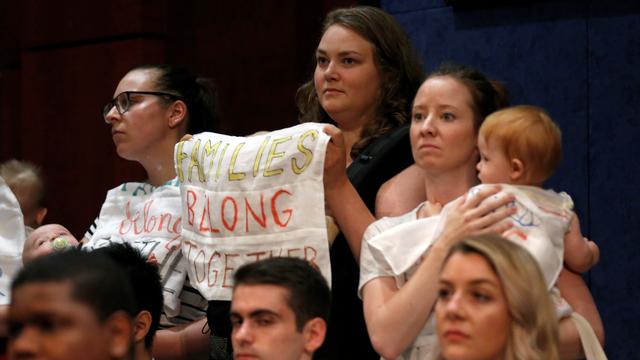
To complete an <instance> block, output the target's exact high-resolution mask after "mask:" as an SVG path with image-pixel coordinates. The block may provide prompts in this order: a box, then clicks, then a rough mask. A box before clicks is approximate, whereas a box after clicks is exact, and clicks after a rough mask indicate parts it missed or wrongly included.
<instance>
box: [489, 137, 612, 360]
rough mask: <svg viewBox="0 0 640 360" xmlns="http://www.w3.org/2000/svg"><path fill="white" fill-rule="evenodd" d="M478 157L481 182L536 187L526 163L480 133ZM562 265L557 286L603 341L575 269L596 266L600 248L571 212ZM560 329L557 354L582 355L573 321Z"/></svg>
mask: <svg viewBox="0 0 640 360" xmlns="http://www.w3.org/2000/svg"><path fill="white" fill-rule="evenodd" d="M478 149H479V151H480V154H481V157H480V162H478V165H477V170H478V177H479V178H480V180H481V181H482V182H483V183H497V182H499V183H509V184H514V185H529V186H538V187H540V186H541V184H535V183H531V182H530V181H527V176H526V174H527V170H528V169H527V168H526V166H527V164H526V162H524V161H522V160H521V159H518V158H513V159H509V158H508V157H507V156H506V153H505V151H504V150H502V149H501V148H499V146H498V144H497V143H495V142H494V141H491V140H489V139H485V138H483V137H482V136H481V137H479V139H478ZM564 246H565V248H564V262H565V268H563V269H562V271H561V272H560V276H559V278H558V281H557V282H556V286H557V287H558V289H559V290H560V293H561V295H562V297H563V298H564V299H565V300H566V301H567V302H568V303H569V304H570V305H571V307H572V308H573V310H574V311H576V312H577V313H578V314H580V315H582V316H583V317H584V318H585V319H586V320H587V321H588V322H589V324H590V325H591V327H592V328H593V330H594V332H595V334H596V336H597V337H598V340H599V341H600V343H601V344H604V328H603V325H602V320H601V319H600V314H599V313H598V310H597V308H596V306H595V303H594V301H593V298H592V296H591V293H590V292H589V289H588V288H587V286H586V284H585V282H584V280H583V279H582V277H581V276H580V275H579V274H576V273H575V272H584V271H587V270H589V268H591V267H592V266H593V265H595V264H596V263H597V262H598V260H599V258H600V250H599V248H598V246H597V245H596V244H595V243H594V242H593V241H589V240H588V239H586V238H584V237H583V236H582V233H581V232H580V223H579V221H578V217H577V216H576V215H575V214H573V218H572V219H571V223H570V225H569V230H568V231H567V233H566V234H565V237H564ZM559 329H560V355H561V356H562V358H566V359H572V358H579V357H580V356H582V348H581V346H580V339H579V336H578V333H577V329H576V328H575V325H574V324H573V322H571V321H568V320H566V319H565V320H562V321H561V322H560V325H559Z"/></svg>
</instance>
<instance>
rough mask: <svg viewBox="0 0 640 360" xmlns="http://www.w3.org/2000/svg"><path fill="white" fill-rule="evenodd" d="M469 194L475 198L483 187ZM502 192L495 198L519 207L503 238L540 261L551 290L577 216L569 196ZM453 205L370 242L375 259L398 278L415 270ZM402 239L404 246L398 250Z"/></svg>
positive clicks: (522, 189) (518, 189) (507, 188)
mask: <svg viewBox="0 0 640 360" xmlns="http://www.w3.org/2000/svg"><path fill="white" fill-rule="evenodd" d="M484 186H487V185H478V186H475V187H473V188H471V190H469V193H468V196H474V195H475V194H476V193H477V192H478V191H480V189H482V187H484ZM501 186H502V191H501V192H500V193H498V194H496V195H493V196H504V194H505V193H509V194H513V195H515V198H516V200H515V201H514V202H512V203H510V204H508V205H506V206H511V207H516V209H517V212H516V213H515V214H514V215H511V216H510V217H509V218H508V219H507V220H505V221H511V222H512V223H513V225H514V226H513V228H511V229H509V230H507V231H506V232H505V233H503V234H502V236H504V237H505V238H507V239H509V240H511V241H513V242H515V243H517V244H519V245H521V246H523V247H524V248H526V249H527V250H529V252H530V253H531V254H532V255H533V257H534V258H535V259H536V260H537V261H538V264H539V265H540V268H541V270H542V272H543V274H544V277H545V281H546V283H547V286H548V288H549V289H551V288H552V287H553V286H554V284H555V282H556V280H557V279H558V275H559V274H560V271H561V270H562V262H563V251H564V235H565V233H566V231H567V230H568V227H569V224H570V222H571V218H572V216H573V213H572V211H571V209H572V208H573V202H572V201H571V199H570V198H569V197H568V195H566V194H564V193H562V194H558V193H555V192H553V191H551V190H543V189H540V188H536V187H530V186H512V185H506V184H503V185H501ZM449 208H450V206H449V205H447V206H445V207H444V208H443V210H442V212H441V214H440V215H438V216H433V217H430V218H426V219H419V220H416V221H411V222H408V223H405V224H401V225H399V226H396V227H394V228H392V229H390V230H387V231H385V232H383V233H381V234H378V235H377V236H375V237H373V238H371V239H370V240H369V243H370V246H371V251H372V255H373V256H374V258H376V259H378V261H384V262H386V263H387V264H388V265H389V267H390V268H391V269H392V270H393V272H394V274H395V275H400V274H403V273H404V272H406V271H407V270H408V269H409V268H410V267H411V266H413V265H414V264H415V263H416V262H417V261H418V260H419V259H420V257H421V256H422V255H424V254H425V252H426V251H427V250H428V248H429V246H431V244H432V243H433V242H434V241H436V239H437V238H438V237H439V236H440V233H441V232H442V226H443V223H442V221H441V220H442V219H443V218H444V217H445V216H446V214H447V212H448V209H449ZM398 239H402V246H398Z"/></svg>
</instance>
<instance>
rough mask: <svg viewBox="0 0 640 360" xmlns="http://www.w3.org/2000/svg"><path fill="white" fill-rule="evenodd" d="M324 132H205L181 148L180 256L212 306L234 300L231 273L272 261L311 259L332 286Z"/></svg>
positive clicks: (318, 128) (308, 128) (310, 128)
mask: <svg viewBox="0 0 640 360" xmlns="http://www.w3.org/2000/svg"><path fill="white" fill-rule="evenodd" d="M323 127H324V125H322V124H315V123H307V124H302V125H298V126H294V127H291V128H286V129H282V130H278V131H274V132H270V133H266V134H262V135H259V136H252V137H235V136H228V135H223V134H216V133H202V134H197V135H195V136H194V137H193V138H192V139H191V140H188V141H183V142H180V143H178V144H177V145H176V148H175V163H176V172H177V174H178V178H179V179H180V181H181V195H182V218H183V223H182V225H183V226H182V228H183V230H182V231H183V233H182V234H183V239H184V242H183V246H182V251H183V254H184V256H185V257H186V258H187V260H188V272H189V278H190V279H191V284H192V285H194V286H195V287H197V288H198V290H199V291H200V292H201V293H202V294H203V295H204V296H205V297H206V298H207V299H209V300H230V299H231V293H232V286H233V274H234V271H235V270H236V269H237V268H238V267H240V266H242V265H243V264H246V263H250V262H254V261H257V260H260V259H265V258H269V257H299V258H303V259H306V260H309V261H311V262H312V263H315V264H316V265H317V266H318V268H319V269H320V271H321V272H322V274H323V275H324V276H325V277H326V278H327V280H328V281H329V282H330V279H331V267H330V263H329V247H328V242H327V230H326V222H325V216H324V215H325V214H324V213H325V211H324V186H323V183H322V176H323V167H324V156H325V150H326V145H327V143H328V141H329V137H328V136H327V135H326V134H325V133H324V132H323V131H322V128H323Z"/></svg>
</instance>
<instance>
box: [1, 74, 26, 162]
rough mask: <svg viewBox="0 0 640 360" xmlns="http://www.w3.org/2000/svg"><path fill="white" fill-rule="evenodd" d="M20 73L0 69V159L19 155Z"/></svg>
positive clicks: (3, 159)
mask: <svg viewBox="0 0 640 360" xmlns="http://www.w3.org/2000/svg"><path fill="white" fill-rule="evenodd" d="M19 119H20V74H19V71H18V70H16V69H10V68H4V69H1V70H0V161H5V160H7V159H11V158H14V157H20V156H21V155H22V154H21V153H20V141H21V137H20V135H19V134H20V132H19V131H18V129H19V128H20V121H19Z"/></svg>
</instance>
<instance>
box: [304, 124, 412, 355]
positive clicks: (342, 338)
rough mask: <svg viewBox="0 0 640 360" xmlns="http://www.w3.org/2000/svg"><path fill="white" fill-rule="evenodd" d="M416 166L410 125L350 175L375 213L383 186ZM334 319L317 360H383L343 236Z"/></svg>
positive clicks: (375, 146)
mask: <svg viewBox="0 0 640 360" xmlns="http://www.w3.org/2000/svg"><path fill="white" fill-rule="evenodd" d="M413 163H414V161H413V156H412V155H411V143H410V141H409V125H404V126H401V127H399V128H396V129H394V130H392V131H390V132H389V133H387V134H385V135H383V136H381V137H379V138H377V139H376V140H374V141H373V142H372V143H370V144H369V145H368V146H367V147H366V148H365V149H363V151H362V152H361V153H360V155H358V157H357V158H356V159H354V161H353V162H352V163H351V165H349V168H348V169H347V175H348V176H349V180H351V183H352V184H353V186H354V187H355V188H356V190H357V191H358V194H359V195H360V197H361V198H362V200H363V201H364V203H365V204H366V205H367V207H368V208H369V211H371V213H375V201H376V195H377V193H378V189H380V186H382V184H383V183H384V182H386V181H387V180H389V179H390V178H392V177H393V176H394V175H396V174H398V173H399V172H400V171H402V170H404V169H406V168H407V167H409V166H410V165H412V164H413ZM330 256H331V274H332V280H331V282H332V284H331V300H332V301H331V302H332V304H331V315H330V316H331V317H330V319H329V328H328V332H327V337H326V339H325V342H324V344H323V346H322V347H321V348H320V349H319V350H318V351H317V352H316V354H315V356H314V359H332V360H333V359H372V360H373V359H376V360H377V359H379V358H380V355H378V354H377V353H376V352H375V351H374V350H373V346H372V345H371V341H370V340H369V335H368V333H367V328H366V325H365V322H364V313H363V308H362V301H361V300H360V299H359V298H358V294H357V291H358V281H359V277H360V271H359V268H358V264H357V263H356V261H355V259H354V258H353V255H352V254H351V249H349V245H348V244H347V240H346V239H345V238H344V236H343V235H342V233H341V234H340V235H338V237H337V238H336V240H335V242H334V243H333V245H332V246H331V250H330Z"/></svg>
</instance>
